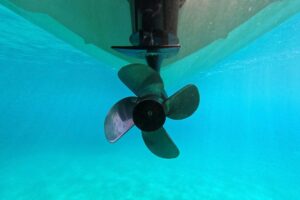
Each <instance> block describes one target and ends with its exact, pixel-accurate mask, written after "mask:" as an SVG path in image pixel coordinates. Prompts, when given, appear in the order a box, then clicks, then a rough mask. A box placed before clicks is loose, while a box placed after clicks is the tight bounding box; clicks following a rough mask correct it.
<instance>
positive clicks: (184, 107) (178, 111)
mask: <svg viewBox="0 0 300 200" xmlns="http://www.w3.org/2000/svg"><path fill="white" fill-rule="evenodd" d="M199 102H200V95H199V91H198V89H197V87H196V86H195V85H187V86H185V87H184V88H182V89H181V90H179V91H178V92H176V93H175V94H174V95H172V96H171V97H170V98H168V99H167V100H166V102H165V103H164V106H165V109H166V113H167V116H168V117H169V118H171V119H184V118H187V117H189V116H190V115H192V114H193V113H194V112H195V111H196V110H197V108H198V106H199Z"/></svg>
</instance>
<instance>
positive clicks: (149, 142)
mask: <svg viewBox="0 0 300 200" xmlns="http://www.w3.org/2000/svg"><path fill="white" fill-rule="evenodd" d="M142 136H143V139H144V142H145V144H146V146H147V147H148V149H149V150H150V151H151V152H152V153H153V154H155V155H157V156H159V157H162V158H176V157H177V156H178V155H179V150H178V148H177V147H176V145H175V144H174V143H173V141H172V140H171V138H170V137H169V135H168V133H167V132H166V130H165V129H164V128H160V129H158V130H156V131H152V132H145V131H143V132H142Z"/></svg>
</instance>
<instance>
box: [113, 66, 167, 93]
mask: <svg viewBox="0 0 300 200" xmlns="http://www.w3.org/2000/svg"><path fill="white" fill-rule="evenodd" d="M118 75H119V78H120V80H121V81H122V82H123V83H124V84H125V85H126V86H127V87H128V88H129V89H130V90H131V91H132V92H133V93H134V94H135V95H137V96H138V97H143V96H146V95H149V94H150V95H159V96H160V95H161V94H162V93H163V92H164V84H163V80H162V79H161V77H160V75H159V73H157V72H156V71H154V70H153V69H152V68H151V67H149V66H147V65H143V64H130V65H127V66H125V67H123V68H122V69H120V71H119V73H118Z"/></svg>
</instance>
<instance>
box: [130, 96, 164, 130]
mask: <svg viewBox="0 0 300 200" xmlns="http://www.w3.org/2000/svg"><path fill="white" fill-rule="evenodd" d="M133 121H134V124H135V125H136V126H137V127H138V128H139V129H141V130H142V131H155V130H158V129H159V128H161V127H162V126H163V125H164V123H165V121H166V114H165V111H164V108H163V106H162V105H161V104H160V103H158V102H157V101H155V100H144V101H142V102H140V103H138V104H137V105H136V106H135V108H134V110H133Z"/></svg>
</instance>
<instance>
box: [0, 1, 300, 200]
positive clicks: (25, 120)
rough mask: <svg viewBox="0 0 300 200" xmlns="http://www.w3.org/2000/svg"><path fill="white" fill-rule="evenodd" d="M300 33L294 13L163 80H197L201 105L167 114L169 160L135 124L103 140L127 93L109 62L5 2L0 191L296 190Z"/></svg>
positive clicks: (291, 195)
mask: <svg viewBox="0 0 300 200" xmlns="http://www.w3.org/2000/svg"><path fill="white" fill-rule="evenodd" d="M299 33H300V15H299V14H298V15H296V16H294V17H292V18H290V19H289V20H288V21H286V22H285V23H283V24H281V25H280V26H278V27H277V28H275V29H273V30H272V31H271V32H269V33H267V34H265V35H263V36H262V37H260V38H258V39H257V40H256V41H255V42H253V43H251V44H250V45H248V46H247V47H245V48H243V49H241V50H240V51H238V52H236V53H235V54H233V55H231V56H230V57H228V58H226V59H225V60H223V61H222V62H221V63H219V64H218V65H217V66H215V67H213V68H211V69H210V70H208V71H205V72H199V73H197V74H194V75H193V76H192V77H189V78H187V79H185V80H178V82H176V83H174V84H173V85H168V87H167V92H168V93H169V94H172V93H173V92H174V91H176V90H178V88H180V87H182V86H184V85H185V84H187V83H194V84H196V85H197V86H198V87H199V89H200V92H201V103H200V104H201V105H200V107H199V109H198V111H197V112H196V113H195V114H194V115H193V116H192V117H190V118H188V119H186V120H183V121H172V120H168V121H167V123H166V129H167V130H168V132H169V133H170V135H171V137H172V138H173V140H174V142H175V143H176V144H177V145H178V147H179V149H180V152H181V154H180V156H179V157H178V158H177V159H174V160H164V159H160V158H157V157H155V156H153V155H152V154H151V153H150V152H149V151H148V150H147V149H146V147H145V145H144V144H143V141H142V139H141V136H140V133H139V131H138V130H137V129H136V128H134V129H133V130H131V131H130V132H129V133H128V134H126V135H125V136H124V137H123V138H122V139H121V140H120V141H118V143H116V144H113V145H112V144H109V143H108V142H107V141H106V139H105V137H104V131H103V122H104V118H105V116H106V114H107V112H108V111H109V109H110V107H111V106H112V105H113V104H114V103H115V102H116V101H118V100H119V99H121V98H123V97H126V96H130V95H132V94H131V92H130V91H129V90H128V89H127V88H126V87H125V86H124V85H123V84H122V83H121V82H120V81H119V80H118V78H117V71H116V70H113V69H112V68H111V67H110V66H106V65H105V64H103V63H101V61H98V60H95V59H93V58H91V57H89V56H87V55H85V54H83V53H81V52H79V51H78V50H76V49H74V48H73V47H71V46H69V45H67V44H65V43H64V42H62V41H60V40H58V39H56V38H55V37H53V36H51V35H50V34H48V33H46V32H45V31H44V30H41V29H39V28H37V27H36V26H34V25H32V24H30V23H29V22H27V21H25V20H24V19H22V18H21V17H18V16H17V15H15V14H13V13H11V12H10V11H8V10H7V9H5V8H3V7H0V113H1V114H0V199H3V200H19V199H20V200H21V199H22V200H35V199H36V200H40V199H45V200H48V199H49V200H51V199H53V200H54V199H55V200H59V199H72V200H73V199H74V200H75V199H81V200H82V199H105V200H110V199H112V200H115V199H127V200H129V199H141V200H143V199H151V200H155V199H157V200H158V199H159V200H160V199H179V200H181V199H189V200H191V199H192V200H194V199H195V200H197V199H208V200H218V199H222V200H240V199H245V200H283V199H288V200H297V199H299V198H300V170H299V169H300V92H299V91H300V68H299V64H300V37H299ZM182 67H184V66H182ZM173 73H176V71H174V72H173ZM167 76H172V74H168V75H167ZM166 78H167V77H166Z"/></svg>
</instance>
